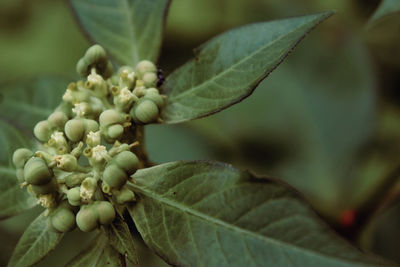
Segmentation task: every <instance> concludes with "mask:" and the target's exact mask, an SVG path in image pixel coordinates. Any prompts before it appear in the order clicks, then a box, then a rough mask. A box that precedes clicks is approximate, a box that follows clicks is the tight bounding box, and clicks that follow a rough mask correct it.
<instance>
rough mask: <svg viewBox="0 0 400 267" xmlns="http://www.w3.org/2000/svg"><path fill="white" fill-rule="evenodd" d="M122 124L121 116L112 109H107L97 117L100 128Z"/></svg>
mask: <svg viewBox="0 0 400 267" xmlns="http://www.w3.org/2000/svg"><path fill="white" fill-rule="evenodd" d="M121 122H122V117H121V114H120V113H118V112H117V111H116V110H114V109H108V110H105V111H103V112H102V113H101V114H100V117H99V123H100V126H101V127H105V126H108V125H112V124H117V123H121Z"/></svg>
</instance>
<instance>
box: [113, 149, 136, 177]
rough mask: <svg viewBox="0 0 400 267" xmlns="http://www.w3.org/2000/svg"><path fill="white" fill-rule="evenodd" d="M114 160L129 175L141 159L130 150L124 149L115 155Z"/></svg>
mask: <svg viewBox="0 0 400 267" xmlns="http://www.w3.org/2000/svg"><path fill="white" fill-rule="evenodd" d="M113 161H114V163H115V164H116V165H117V166H118V167H120V168H121V169H122V170H124V171H125V172H126V173H127V174H128V175H132V174H133V173H134V172H135V171H136V170H137V169H138V167H139V159H138V158H137V157H136V155H135V154H133V153H132V152H130V151H123V152H121V153H119V154H118V155H116V156H115V157H114V160H113Z"/></svg>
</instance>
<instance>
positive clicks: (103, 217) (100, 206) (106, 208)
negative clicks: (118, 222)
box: [95, 201, 115, 225]
mask: <svg viewBox="0 0 400 267" xmlns="http://www.w3.org/2000/svg"><path fill="white" fill-rule="evenodd" d="M95 207H96V210H97V214H99V221H100V223H101V224H102V225H107V224H110V223H112V221H114V219H115V210H114V207H113V205H112V204H111V203H110V202H108V201H98V202H96V203H95Z"/></svg>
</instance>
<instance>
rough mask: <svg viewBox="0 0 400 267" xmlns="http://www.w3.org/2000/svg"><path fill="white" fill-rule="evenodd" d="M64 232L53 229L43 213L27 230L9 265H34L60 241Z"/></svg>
mask: <svg viewBox="0 0 400 267" xmlns="http://www.w3.org/2000/svg"><path fill="white" fill-rule="evenodd" d="M62 236H63V234H61V233H56V232H54V231H53V230H51V229H50V228H49V226H48V224H47V217H46V216H45V215H44V213H42V214H41V215H39V217H37V218H36V219H35V220H34V221H33V222H32V223H31V224H30V225H29V226H28V228H27V229H26V230H25V232H24V234H23V235H22V237H21V239H20V240H19V241H18V244H17V247H16V248H15V250H14V253H13V255H12V256H11V259H10V261H9V263H8V266H10V267H11V266H32V265H34V264H35V263H37V262H39V261H40V260H41V259H43V258H44V257H45V256H46V255H47V254H49V253H50V251H52V250H53V249H54V248H55V247H56V246H57V244H58V243H59V242H60V240H61V238H62Z"/></svg>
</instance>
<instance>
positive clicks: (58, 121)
mask: <svg viewBox="0 0 400 267" xmlns="http://www.w3.org/2000/svg"><path fill="white" fill-rule="evenodd" d="M47 120H48V121H49V122H50V123H51V124H53V125H54V126H56V127H58V128H60V129H63V128H64V125H65V123H66V122H67V121H68V117H67V115H65V114H64V113H63V112H61V111H55V112H53V113H52V114H50V116H49V117H48V118H47Z"/></svg>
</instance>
